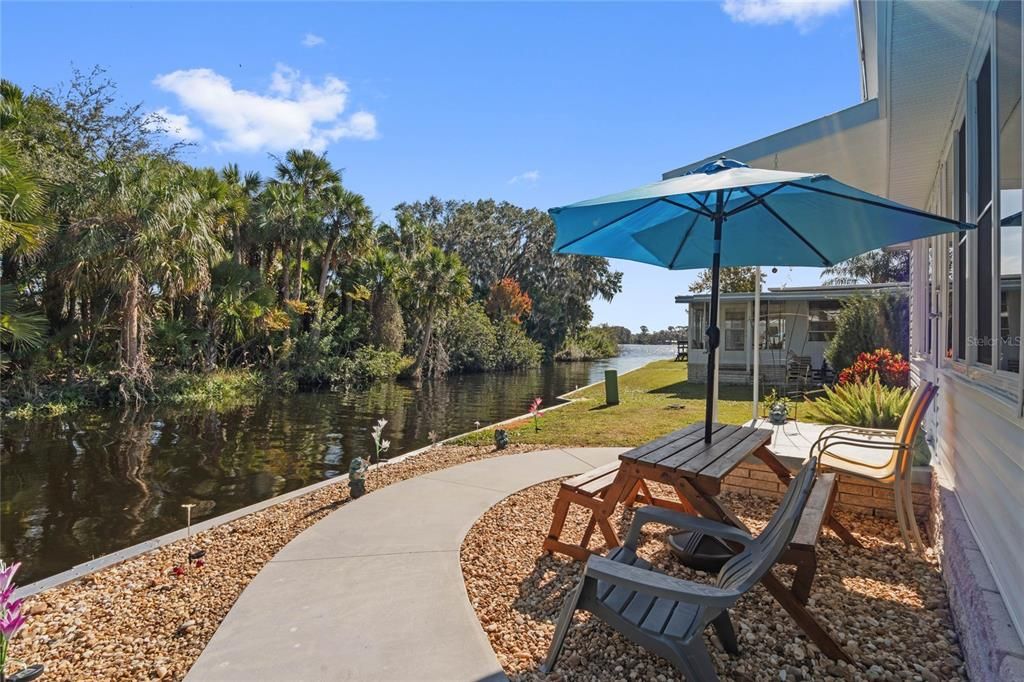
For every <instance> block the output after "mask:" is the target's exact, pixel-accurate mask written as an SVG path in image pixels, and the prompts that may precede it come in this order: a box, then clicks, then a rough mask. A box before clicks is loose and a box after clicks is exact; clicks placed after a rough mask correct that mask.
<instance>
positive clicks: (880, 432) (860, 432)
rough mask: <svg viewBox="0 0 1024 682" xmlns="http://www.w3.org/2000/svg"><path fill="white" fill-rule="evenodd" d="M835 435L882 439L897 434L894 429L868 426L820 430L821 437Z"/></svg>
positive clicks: (832, 427)
mask: <svg viewBox="0 0 1024 682" xmlns="http://www.w3.org/2000/svg"><path fill="white" fill-rule="evenodd" d="M835 433H849V434H853V435H854V436H879V437H884V438H895V437H896V434H897V433H899V431H897V430H896V429H876V428H872V427H869V426H850V425H849V424H832V425H831V426H826V427H825V428H824V429H822V430H821V434H820V435H821V436H825V435H832V434H835Z"/></svg>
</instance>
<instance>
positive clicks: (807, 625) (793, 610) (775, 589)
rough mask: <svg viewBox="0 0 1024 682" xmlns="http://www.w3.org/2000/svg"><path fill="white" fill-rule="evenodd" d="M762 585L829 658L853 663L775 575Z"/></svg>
mask: <svg viewBox="0 0 1024 682" xmlns="http://www.w3.org/2000/svg"><path fill="white" fill-rule="evenodd" d="M761 584H762V585H764V587H765V589H766V590H768V592H769V594H771V595H772V596H773V597H775V601H777V602H779V604H780V605H781V606H782V608H784V609H785V610H786V613H788V614H789V615H790V617H791V618H792V619H793V620H794V621H796V624H797V625H799V626H800V629H801V630H803V631H804V632H805V633H806V634H807V636H808V637H810V639H811V641H812V642H814V643H815V644H816V645H817V647H818V648H819V649H821V652H822V653H823V654H825V655H826V656H828V657H829V658H831V659H833V660H836V661H846V662H847V663H852V662H853V659H851V658H850V656H849V654H847V653H846V652H845V651H843V648H842V647H841V646H839V644H838V643H837V642H836V641H835V640H834V639H832V635H830V634H828V632H827V631H826V630H825V628H823V627H821V625H820V624H819V623H818V621H817V620H815V618H814V616H812V615H811V613H810V612H809V611H808V610H807V609H806V608H805V607H804V605H803V604H801V603H800V602H799V601H798V600H797V597H796V595H794V594H793V593H792V592H791V591H790V590H789V588H787V587H786V586H785V585H783V584H782V583H781V582H780V581H779V579H778V578H776V577H775V574H774V573H772V572H771V571H768V573H766V574H765V576H764V577H763V578H761Z"/></svg>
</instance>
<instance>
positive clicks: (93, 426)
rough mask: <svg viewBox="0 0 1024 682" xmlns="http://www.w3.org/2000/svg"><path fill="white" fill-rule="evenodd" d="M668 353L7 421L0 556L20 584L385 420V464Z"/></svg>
mask: <svg viewBox="0 0 1024 682" xmlns="http://www.w3.org/2000/svg"><path fill="white" fill-rule="evenodd" d="M674 353H675V347H674V346H623V347H622V354H621V355H620V356H619V357H617V358H611V359H609V360H602V361H598V362H578V363H556V364H555V365H553V366H549V367H543V368H540V369H537V370H530V371H523V372H514V373H503V374H473V375H465V376H455V377H451V378H449V379H446V380H443V381H435V382H424V383H423V384H422V386H420V387H419V388H415V387H413V386H411V385H405V384H382V385H379V386H375V387H373V388H371V389H369V390H366V391H351V392H348V393H300V394H296V395H286V396H278V395H272V396H268V397H266V398H264V399H263V400H261V401H260V402H259V403H257V404H255V405H251V406H247V407H241V408H238V409H233V410H229V411H221V412H216V411H206V412H196V411H187V410H177V409H173V408H168V407H162V406H158V407H155V408H147V409H143V410H138V411H129V412H123V411H120V410H113V409H105V410H82V411H79V412H76V413H74V414H70V415H66V416H63V417H55V418H50V419H37V420H31V421H13V420H5V421H4V424H3V442H2V446H0V467H2V477H0V556H2V557H3V558H4V559H5V560H7V561H11V560H18V561H22V562H23V563H24V565H23V566H22V569H21V571H20V573H19V578H20V579H21V581H22V583H23V584H24V583H27V582H29V581H33V580H38V579H40V578H44V577H47V576H50V575H53V574H55V573H59V572H60V571H63V570H66V569H68V568H71V567H72V566H74V565H75V564H79V563H81V562H83V561H88V560H89V559H92V558H95V557H97V556H102V555H104V554H109V553H110V552H113V551H116V550H118V549H122V548H124V547H128V546H131V545H133V544H135V543H138V542H142V541H144V540H148V539H150V538H153V537H156V536H158V535H162V534H163V533H167V532H169V531H172V530H176V529H178V528H181V527H182V526H184V510H183V509H182V508H181V505H182V504H183V503H186V502H194V503H197V505H198V506H197V507H196V508H195V509H194V510H193V514H194V516H193V518H197V519H200V520H202V519H204V518H208V517H210V516H216V515H219V514H224V513H226V512H229V511H231V510H234V509H238V508H240V507H244V506H246V505H248V504H252V503H254V502H258V501H260V500H264V499H267V498H270V497H273V496H275V495H280V494H281V493H284V492H288V491H289V490H294V489H296V488H300V487H302V486H304V485H307V484H309V483H312V482H314V481H318V480H321V479H323V478H329V477H332V476H337V475H338V474H342V473H346V472H347V471H348V464H349V462H350V461H351V460H352V458H353V457H355V456H357V455H362V456H367V455H368V454H369V453H370V451H371V448H372V441H371V439H370V429H371V428H372V427H373V425H374V423H375V422H376V421H377V419H379V418H380V417H384V418H385V419H387V420H388V425H387V427H386V430H385V437H386V438H388V439H390V440H391V451H390V454H392V455H398V454H401V453H403V452H408V451H410V450H413V449H415V448H418V447H421V446H423V445H427V444H428V443H429V442H430V440H429V435H428V434H429V433H430V431H434V432H436V433H437V434H438V437H439V438H444V437H447V436H451V435H455V434H459V433H463V432H465V431H468V430H470V429H472V428H474V422H476V421H479V422H480V423H481V424H490V423H493V422H496V421H500V420H502V419H507V418H509V417H514V416H516V415H520V414H523V413H524V412H526V408H527V406H528V404H529V403H530V401H531V400H532V399H533V398H534V397H536V396H541V397H542V398H543V399H544V405H546V406H550V405H553V404H554V403H555V402H556V398H557V396H558V395H561V394H563V393H565V392H567V391H571V390H573V389H574V388H576V387H577V386H584V385H586V384H589V383H593V382H595V381H600V380H603V379H604V370H605V369H618V370H619V371H620V372H624V371H626V370H629V369H633V368H635V367H639V366H641V365H644V364H647V363H648V362H651V361H652V360H657V359H661V358H670V357H672V356H673V355H674Z"/></svg>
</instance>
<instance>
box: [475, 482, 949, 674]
mask: <svg viewBox="0 0 1024 682" xmlns="http://www.w3.org/2000/svg"><path fill="white" fill-rule="evenodd" d="M557 491H558V482H557V481H553V482H548V483H543V484H540V485H538V486H534V487H532V488H528V489H526V490H524V491H522V492H520V493H517V494H515V495H512V496H511V497H508V498H506V499H505V500H504V501H502V502H501V503H499V504H497V505H495V506H494V507H493V508H491V509H490V510H489V511H488V512H487V513H486V514H484V516H482V517H481V518H480V519H479V520H478V521H477V523H476V524H475V525H474V526H473V528H472V529H471V531H470V532H469V534H468V535H467V537H466V540H465V542H464V543H463V546H462V553H461V559H462V570H463V575H464V577H465V580H466V588H467V590H468V592H469V596H470V599H471V601H472V603H473V606H474V608H475V609H476V612H477V616H478V617H479V618H480V622H481V624H482V626H483V628H484V630H485V631H486V633H487V636H488V637H489V638H490V641H491V645H492V646H493V647H494V650H495V652H496V653H497V656H498V660H499V662H500V663H501V665H502V667H503V668H504V670H505V673H506V674H507V675H508V676H509V678H510V679H511V680H538V679H548V680H559V679H571V680H672V679H679V678H680V674H679V673H678V672H676V670H675V668H673V667H672V666H671V665H670V664H669V663H668V662H667V661H665V660H664V659H661V658H659V657H657V656H655V655H653V654H650V653H648V652H646V651H645V650H643V649H641V648H640V647H638V646H637V645H635V644H633V643H632V642H630V641H629V640H627V639H625V638H624V637H622V636H620V635H618V634H617V633H616V632H615V631H614V630H612V629H611V628H610V627H608V626H607V625H604V624H603V623H600V622H598V621H597V619H594V618H591V617H590V615H589V614H584V613H578V614H577V616H576V619H575V621H574V623H573V626H572V627H571V628H570V630H569V636H568V637H567V638H566V642H565V647H564V648H563V649H562V655H561V658H560V659H559V661H558V664H557V665H556V667H555V671H554V672H552V673H551V674H550V675H548V676H544V675H543V674H541V673H539V672H538V666H539V665H540V663H541V661H542V660H543V659H544V657H545V655H546V654H547V649H548V645H549V644H550V642H551V637H552V634H553V632H554V622H555V619H556V618H557V616H558V611H559V609H560V608H561V605H562V601H563V599H564V598H565V595H566V594H567V592H568V591H569V590H570V589H571V588H572V587H573V586H574V585H575V584H576V582H577V580H578V578H579V574H580V566H581V565H580V564H579V563H577V562H574V561H572V560H571V559H569V558H568V557H565V556H562V555H554V556H542V554H541V550H540V546H541V541H542V539H543V538H544V537H545V536H546V535H547V532H548V526H549V524H550V521H551V506H552V503H553V502H554V499H555V495H556V494H557ZM655 494H659V493H658V492H657V490H655ZM660 494H662V495H666V496H667V491H662V492H661V493H660ZM722 497H723V499H724V501H725V503H726V505H727V506H729V507H730V508H731V509H732V510H733V511H734V512H736V513H737V515H738V516H739V517H740V518H741V519H742V520H743V521H744V522H745V523H746V524H747V525H748V526H750V528H751V529H752V530H754V531H755V533H756V532H758V531H760V529H761V528H763V527H764V524H765V523H766V522H767V521H768V518H769V517H770V515H771V513H772V511H774V509H775V505H776V504H777V503H776V502H773V501H771V500H767V499H764V498H758V497H753V496H739V495H736V494H725V495H723V496H722ZM839 517H840V519H841V521H842V522H843V523H844V524H845V525H846V526H847V527H848V528H850V529H851V530H852V531H853V533H854V534H855V535H856V536H857V538H858V539H859V540H860V541H861V542H862V543H863V544H864V545H865V547H864V549H857V548H853V547H848V546H847V545H844V544H843V543H842V542H841V541H840V540H839V538H838V537H837V536H835V535H834V534H833V533H832V532H831V531H829V530H825V531H824V532H823V534H822V539H821V541H820V543H819V548H818V557H819V564H818V572H817V576H816V578H815V581H814V587H813V590H812V593H811V598H810V601H809V604H808V606H809V609H810V610H811V611H812V612H813V613H814V615H815V616H816V617H817V618H818V619H819V621H820V622H821V623H823V624H824V625H825V626H826V627H827V628H828V629H829V630H830V631H831V632H832V634H833V636H835V637H836V639H837V640H838V641H839V642H840V644H842V645H843V646H844V647H845V649H846V651H847V652H848V653H849V654H850V655H851V656H852V657H853V659H854V660H855V664H854V665H852V666H851V665H847V664H845V663H836V662H834V661H832V660H831V659H829V658H827V657H825V656H824V655H823V654H821V653H820V652H819V651H818V650H817V647H815V646H814V645H813V644H811V643H809V642H808V640H807V638H806V637H805V636H804V635H803V633H802V631H801V630H799V629H798V628H797V626H796V625H795V624H794V622H793V621H792V620H791V619H790V618H789V616H788V615H786V613H785V612H784V611H782V608H781V607H780V606H778V605H777V604H776V602H775V601H774V599H772V597H771V596H770V595H769V594H768V592H767V591H765V589H764V588H763V587H761V586H760V585H758V586H757V587H755V588H754V589H753V590H752V591H751V592H750V593H748V594H747V595H745V596H744V597H742V598H741V599H740V601H739V602H738V604H737V606H736V607H735V608H734V609H733V610H732V617H733V623H734V626H735V627H736V628H737V635H738V638H739V640H740V647H741V653H740V655H739V656H729V655H728V654H726V653H725V652H724V651H723V650H722V648H721V646H720V645H719V644H718V642H717V639H715V638H714V637H713V636H711V634H710V633H711V630H710V629H709V630H708V632H706V633H705V637H706V638H707V640H708V646H709V650H710V651H711V653H712V657H713V659H714V661H715V667H716V669H717V670H718V673H719V675H720V676H721V677H722V679H727V680H787V681H788V680H925V681H927V682H937V681H939V680H942V681H943V682H946V681H947V680H958V679H966V673H965V669H964V665H963V661H962V660H961V656H960V650H959V646H958V644H957V637H956V633H955V631H954V630H953V626H952V623H951V619H950V614H949V609H948V602H947V599H946V593H945V588H944V586H943V583H942V580H941V576H940V575H939V569H938V565H937V562H936V561H935V558H934V557H932V556H928V557H927V558H920V557H916V556H913V555H910V554H908V553H906V552H904V550H903V548H902V544H901V543H900V541H899V533H898V530H897V527H896V524H895V522H890V521H886V520H882V519H875V518H869V517H863V516H857V515H852V514H848V513H843V512H839ZM631 518H632V513H631V512H630V511H628V510H627V511H625V512H621V511H620V512H619V513H618V515H617V516H616V518H615V519H614V522H615V524H617V527H618V528H619V529H620V531H623V532H622V533H621V534H620V537H624V531H625V529H627V528H628V526H629V521H630V520H631ZM585 524H586V517H585V515H584V512H583V511H582V510H581V509H580V508H579V507H576V508H575V509H574V510H573V512H572V513H570V515H569V518H568V519H567V521H566V526H565V528H566V537H570V538H579V537H582V534H583V529H584V526H585ZM666 530H667V529H666V528H665V527H664V526H658V525H655V524H649V525H648V526H647V528H646V532H645V536H644V541H643V543H642V545H641V548H640V554H641V555H642V556H644V557H645V558H646V559H648V560H650V561H651V562H652V563H653V564H654V565H655V566H657V567H658V569H659V570H662V571H664V572H666V573H670V574H672V575H676V576H679V577H683V578H688V579H691V580H699V581H704V582H711V581H712V580H713V576H709V575H707V574H703V573H700V572H697V571H691V570H689V569H687V568H685V567H683V566H681V565H679V564H678V563H677V562H675V561H674V560H673V559H672V556H671V555H670V554H669V553H668V552H667V550H665V549H664V544H663V539H664V535H665V532H666ZM595 536H596V537H595V538H594V539H593V540H591V542H592V545H591V547H592V548H594V547H596V546H597V545H598V543H599V542H600V540H599V539H598V537H599V536H598V534H597V533H595ZM774 570H775V571H776V573H777V574H778V576H779V577H780V579H782V580H784V581H786V584H787V585H788V584H789V580H790V579H791V577H792V568H785V567H778V568H776V569H774Z"/></svg>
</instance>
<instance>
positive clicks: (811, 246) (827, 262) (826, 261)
mask: <svg viewBox="0 0 1024 682" xmlns="http://www.w3.org/2000/svg"><path fill="white" fill-rule="evenodd" d="M743 191H744V192H746V193H747V194H749V195H750V196H752V197H754V198H760V197H758V196H757V195H756V194H754V193H753V192H751V191H750V190H749V189H747V188H746V187H744V188H743ZM760 204H761V207H762V208H764V210H766V211H768V212H769V213H771V214H772V216H773V217H774V218H775V219H776V220H778V221H779V222H780V223H782V226H783V227H785V228H786V229H787V230H789V231H790V232H792V233H793V234H795V235H796V237H797V239H799V240H800V241H802V242H803V243H804V245H805V246H806V247H807V248H809V249H810V250H811V251H813V252H814V253H815V254H816V255H817V256H818V258H820V259H821V262H822V263H824V264H825V265H826V266H832V265H834V263H833V262H832V261H830V260H829V259H828V258H826V257H825V254H823V253H822V252H821V251H819V250H818V249H817V247H815V246H814V244H812V243H811V242H809V241H808V240H807V237H805V236H803V235H802V234H800V232H799V231H797V229H796V228H795V227H793V226H792V225H790V224H789V222H788V221H787V220H786V219H785V218H783V217H782V216H780V215H779V214H778V212H777V211H776V210H775V209H774V208H772V207H771V206H769V205H768V202H767V201H764V200H763V199H762V201H761V202H760Z"/></svg>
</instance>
